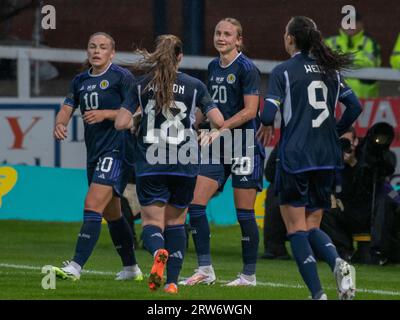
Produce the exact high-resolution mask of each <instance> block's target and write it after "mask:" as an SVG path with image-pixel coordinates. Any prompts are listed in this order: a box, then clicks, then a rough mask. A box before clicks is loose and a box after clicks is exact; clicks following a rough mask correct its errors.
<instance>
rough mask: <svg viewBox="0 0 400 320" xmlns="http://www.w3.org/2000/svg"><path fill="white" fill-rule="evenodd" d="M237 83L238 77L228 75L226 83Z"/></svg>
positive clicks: (231, 74)
mask: <svg viewBox="0 0 400 320" xmlns="http://www.w3.org/2000/svg"><path fill="white" fill-rule="evenodd" d="M235 81H236V77H235V75H234V74H233V73H230V74H228V76H227V77H226V82H228V83H229V84H232V83H235Z"/></svg>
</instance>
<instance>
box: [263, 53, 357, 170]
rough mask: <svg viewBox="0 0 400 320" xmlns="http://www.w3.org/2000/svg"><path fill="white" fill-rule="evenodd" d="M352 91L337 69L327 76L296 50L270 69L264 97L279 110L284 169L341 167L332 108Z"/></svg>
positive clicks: (312, 60) (280, 153) (314, 63)
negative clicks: (289, 56) (289, 57)
mask: <svg viewBox="0 0 400 320" xmlns="http://www.w3.org/2000/svg"><path fill="white" fill-rule="evenodd" d="M351 92H352V91H351V89H350V88H348V87H347V86H346V85H345V84H344V82H343V81H342V79H341V76H340V74H339V73H338V72H336V73H335V74H333V75H327V74H326V73H325V72H324V71H323V70H322V69H321V67H320V66H318V65H317V63H316V60H315V59H314V58H313V57H310V56H309V55H306V54H302V53H297V54H296V55H294V56H293V57H292V58H291V59H289V60H287V61H285V62H283V63H282V64H280V65H278V66H277V67H276V68H275V69H274V70H273V71H272V73H271V75H270V79H269V86H268V90H267V95H266V98H265V99H266V100H269V101H271V102H273V103H274V104H275V105H276V106H278V107H279V108H280V111H281V115H282V123H281V140H280V143H279V158H280V161H281V165H282V167H283V169H284V170H285V171H287V172H289V173H298V172H303V171H310V170H318V169H335V168H340V167H342V152H341V149H340V145H339V137H338V134H337V130H336V119H335V107H336V104H337V101H338V100H339V101H340V99H341V98H344V97H346V96H347V95H348V94H350V93H351Z"/></svg>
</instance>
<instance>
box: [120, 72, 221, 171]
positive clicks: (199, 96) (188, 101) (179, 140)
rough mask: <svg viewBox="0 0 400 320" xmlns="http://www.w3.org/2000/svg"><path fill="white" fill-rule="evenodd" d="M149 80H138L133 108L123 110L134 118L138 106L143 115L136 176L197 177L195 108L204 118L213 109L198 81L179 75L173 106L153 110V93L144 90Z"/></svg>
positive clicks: (138, 141) (151, 90) (197, 154)
mask: <svg viewBox="0 0 400 320" xmlns="http://www.w3.org/2000/svg"><path fill="white" fill-rule="evenodd" d="M150 79H151V78H150V76H149V75H145V76H143V77H142V78H141V79H139V80H138V82H137V83H136V86H135V88H134V101H135V103H134V105H135V106H136V107H135V108H128V107H125V108H126V109H128V110H129V111H130V112H131V113H132V114H133V113H135V111H136V109H137V106H139V105H140V107H141V112H142V120H141V123H140V127H139V132H138V138H137V150H136V152H135V153H136V154H135V170H136V175H137V176H145V175H158V174H167V175H180V176H189V177H193V176H196V175H197V174H198V170H199V163H200V158H199V148H198V143H197V135H196V132H195V131H194V129H193V124H194V122H195V111H196V107H198V108H200V109H201V111H202V112H203V113H204V114H205V113H207V112H208V111H210V110H211V109H213V108H216V106H215V104H214V103H213V102H212V99H211V97H210V95H209V93H208V92H207V88H206V86H205V85H204V84H203V83H202V82H201V81H200V80H198V79H196V78H193V77H191V76H189V75H187V74H185V73H182V72H178V74H177V79H176V81H175V84H174V86H173V91H174V101H173V103H172V105H171V106H170V107H169V108H156V105H155V98H154V90H155V89H154V88H149V89H146V88H147V85H148V83H149V81H150ZM159 109H161V110H160V111H158V110H159Z"/></svg>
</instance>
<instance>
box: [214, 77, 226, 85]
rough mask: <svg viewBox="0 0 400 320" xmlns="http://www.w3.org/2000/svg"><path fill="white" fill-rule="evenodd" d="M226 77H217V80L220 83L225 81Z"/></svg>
mask: <svg viewBox="0 0 400 320" xmlns="http://www.w3.org/2000/svg"><path fill="white" fill-rule="evenodd" d="M224 79H225V78H224V77H216V78H215V82H216V83H218V84H220V83H222V82H224Z"/></svg>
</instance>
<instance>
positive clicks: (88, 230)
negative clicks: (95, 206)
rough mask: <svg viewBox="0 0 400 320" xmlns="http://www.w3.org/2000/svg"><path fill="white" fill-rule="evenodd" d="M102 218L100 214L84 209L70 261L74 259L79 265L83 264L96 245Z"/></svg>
mask: <svg viewBox="0 0 400 320" xmlns="http://www.w3.org/2000/svg"><path fill="white" fill-rule="evenodd" d="M102 219H103V217H102V215H101V214H100V213H97V212H94V211H89V210H85V211H84V213H83V224H82V227H81V230H80V232H79V235H78V241H77V243H76V248H75V256H74V257H73V258H72V261H75V262H76V263H77V264H79V265H80V266H81V267H83V266H84V264H85V263H86V261H87V260H88V259H89V257H90V255H91V254H92V252H93V249H94V247H95V246H96V243H97V240H98V239H99V236H100V231H101V221H102Z"/></svg>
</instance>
